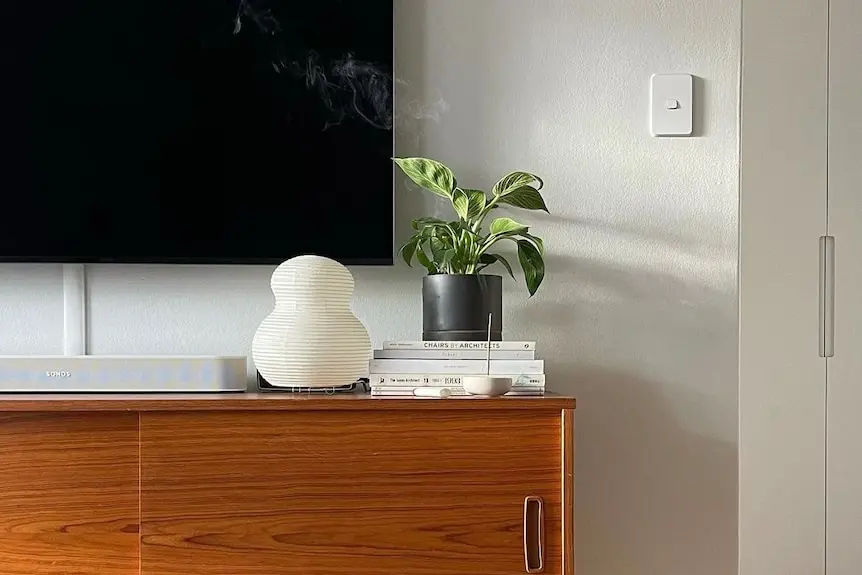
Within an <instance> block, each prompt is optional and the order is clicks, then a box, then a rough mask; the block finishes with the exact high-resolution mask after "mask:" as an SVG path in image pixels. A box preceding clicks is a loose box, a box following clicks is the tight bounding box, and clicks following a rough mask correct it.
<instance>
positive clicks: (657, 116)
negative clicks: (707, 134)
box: [650, 74, 694, 136]
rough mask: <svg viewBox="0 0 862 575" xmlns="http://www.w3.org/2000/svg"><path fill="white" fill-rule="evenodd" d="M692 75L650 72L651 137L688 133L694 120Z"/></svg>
mask: <svg viewBox="0 0 862 575" xmlns="http://www.w3.org/2000/svg"><path fill="white" fill-rule="evenodd" d="M693 104H694V78H692V76H691V74H653V76H652V78H651V79H650V131H651V132H652V135H653V136H691V135H692V124H693V121H694V113H693V112H694V107H693Z"/></svg>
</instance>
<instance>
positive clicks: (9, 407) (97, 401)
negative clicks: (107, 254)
mask: <svg viewBox="0 0 862 575" xmlns="http://www.w3.org/2000/svg"><path fill="white" fill-rule="evenodd" d="M574 408H575V400H574V399H573V398H571V397H563V396H559V395H554V394H551V393H549V394H546V395H545V396H544V397H511V396H510V397H496V398H483V397H450V398H446V399H435V398H420V397H397V398H395V397H392V398H390V397H371V396H370V395H368V394H345V395H325V394H320V393H315V394H310V393H299V394H278V393H262V394H261V393H194V394H185V393H174V394H164V393H161V394H157V393H150V394H148V393H139V394H113V393H103V394H68V393H67V394H3V395H0V412H16V411H28V412H29V411H40V412H47V411H252V410H259V411H274V410H279V411H368V410H380V411H389V410H393V411H395V410H416V409H421V410H430V411H434V410H442V411H456V410H476V409H482V410H524V409H526V410H531V411H532V410H537V409H547V410H557V411H559V410H561V409H574Z"/></svg>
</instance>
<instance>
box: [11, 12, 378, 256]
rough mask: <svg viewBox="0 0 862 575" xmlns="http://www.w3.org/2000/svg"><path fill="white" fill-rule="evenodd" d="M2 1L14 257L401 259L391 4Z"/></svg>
mask: <svg viewBox="0 0 862 575" xmlns="http://www.w3.org/2000/svg"><path fill="white" fill-rule="evenodd" d="M5 8H6V10H5V12H4V19H5V21H6V24H7V25H6V26H5V30H4V32H3V34H2V35H0V69H2V74H3V85H2V87H0V110H2V115H3V121H2V127H0V138H2V142H3V144H2V149H0V210H2V215H3V218H2V224H0V261H5V262H13V261H17V262H69V263H90V262H130V263H150V262H152V263H161V262H164V263H213V264H220V263H231V264H243V263H249V264H264V263H277V262H281V261H283V260H285V259H287V258H289V257H292V256H295V255H299V254H304V253H314V254H318V255H323V256H327V257H331V258H333V259H337V260H339V261H341V262H343V263H348V264H390V263H391V262H392V254H393V192H392V190H393V186H392V181H393V168H392V162H391V156H392V155H393V132H392V112H393V111H392V107H393V97H392V96H393V86H394V85H393V81H392V77H393V45H392V36H393V6H392V0H362V1H359V0H42V1H40V2H28V1H25V2H11V3H7V5H6V6H5Z"/></svg>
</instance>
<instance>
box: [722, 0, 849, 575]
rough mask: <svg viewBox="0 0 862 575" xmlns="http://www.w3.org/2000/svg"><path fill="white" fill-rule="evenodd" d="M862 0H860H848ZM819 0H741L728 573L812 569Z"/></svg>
mask: <svg viewBox="0 0 862 575" xmlns="http://www.w3.org/2000/svg"><path fill="white" fill-rule="evenodd" d="M850 1H862V0H850ZM828 6H829V4H828V0H782V1H781V2H777V1H776V0H745V1H744V2H743V3H742V110H741V114H742V121H741V126H740V170H741V173H740V194H741V195H740V244H739V250H740V276H739V280H740V284H739V322H740V323H739V329H740V331H739V573H740V574H741V575H822V574H823V572H824V567H823V563H824V560H823V559H824V552H825V550H824V538H825V533H824V532H825V524H824V516H825V508H824V505H825V502H824V499H825V496H824V491H825V482H824V477H825V473H824V472H825V469H824V466H825V460H824V451H825V449H826V442H825V437H824V433H825V427H826V422H825V411H826V399H825V392H826V360H825V359H823V358H821V357H820V355H819V354H818V348H819V346H818V335H819V332H818V330H817V325H818V306H817V301H818V300H817V294H818V283H819V282H818V269H819V266H818V260H819V257H818V255H819V254H818V239H819V238H820V236H823V235H824V234H825V233H826V174H827V171H826V164H827V161H826V159H827V158H826V146H827V139H826V134H827V129H826V127H827V125H826V124H827V121H826V118H827V103H828V96H827V94H828V92H827V48H828V44H829V42H828V24H829V19H828Z"/></svg>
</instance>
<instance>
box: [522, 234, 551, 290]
mask: <svg viewBox="0 0 862 575" xmlns="http://www.w3.org/2000/svg"><path fill="white" fill-rule="evenodd" d="M518 261H520V262H521V268H522V269H523V270H524V279H525V280H526V282H527V291H528V292H530V297H532V296H533V295H534V294H535V293H536V290H538V289H539V286H540V285H542V280H544V279H545V261H544V260H543V259H542V254H540V253H539V250H537V249H536V246H534V245H533V243H532V242H529V241H527V240H518Z"/></svg>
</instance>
